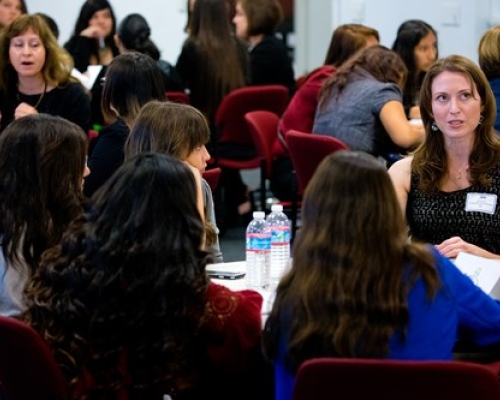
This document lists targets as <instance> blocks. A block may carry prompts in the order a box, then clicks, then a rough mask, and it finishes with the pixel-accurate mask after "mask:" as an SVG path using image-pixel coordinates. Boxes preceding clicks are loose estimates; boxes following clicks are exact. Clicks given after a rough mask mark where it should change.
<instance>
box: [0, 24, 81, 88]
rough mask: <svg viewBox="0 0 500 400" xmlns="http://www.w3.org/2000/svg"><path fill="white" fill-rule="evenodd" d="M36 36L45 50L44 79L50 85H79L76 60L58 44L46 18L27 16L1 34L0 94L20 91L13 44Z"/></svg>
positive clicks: (10, 25) (0, 32)
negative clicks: (29, 33) (30, 34)
mask: <svg viewBox="0 0 500 400" xmlns="http://www.w3.org/2000/svg"><path fill="white" fill-rule="evenodd" d="M30 28H31V29H32V30H33V32H34V33H36V34H37V35H38V36H39V37H40V40H41V41H42V43H43V46H44V47H45V62H44V64H43V67H42V71H41V73H42V75H43V79H44V80H45V82H46V83H47V85H54V86H64V85H67V84H68V83H69V82H76V80H75V79H74V78H71V76H70V73H71V69H72V68H73V59H72V57H71V56H70V55H69V53H68V52H67V51H66V50H64V49H63V48H62V47H61V46H60V45H59V44H58V43H57V39H56V38H55V36H54V34H53V33H52V31H51V29H50V27H49V26H48V24H47V23H46V21H45V19H44V17H42V16H41V15H39V14H24V15H21V16H20V17H18V18H16V19H15V20H14V21H13V22H12V23H10V24H9V25H8V26H7V27H6V28H5V29H3V30H1V31H0V91H2V92H6V93H10V92H15V91H16V90H17V82H18V76H17V72H16V70H15V69H14V67H13V66H12V64H11V63H10V57H9V47H10V41H11V40H12V38H14V37H16V36H20V35H22V34H24V33H26V31H27V30H28V29H30Z"/></svg>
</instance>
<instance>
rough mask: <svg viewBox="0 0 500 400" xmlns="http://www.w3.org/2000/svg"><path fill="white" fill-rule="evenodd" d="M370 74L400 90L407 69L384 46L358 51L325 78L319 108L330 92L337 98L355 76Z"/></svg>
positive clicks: (393, 53)
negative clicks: (394, 85) (393, 84)
mask: <svg viewBox="0 0 500 400" xmlns="http://www.w3.org/2000/svg"><path fill="white" fill-rule="evenodd" d="M366 73H368V74H370V75H371V76H372V77H373V78H375V79H376V80H377V81H379V82H391V83H395V84H396V85H398V86H399V87H400V88H402V87H403V86H404V84H405V81H406V76H407V69H406V66H405V64H404V62H403V60H401V57H399V55H398V54H397V53H395V52H394V51H392V50H390V49H388V48H387V47H385V46H382V45H377V46H372V47H367V48H364V49H361V50H359V51H358V52H357V53H356V54H355V55H354V56H352V57H351V58H350V59H348V60H347V61H346V62H345V63H344V64H342V65H341V66H340V67H339V68H338V70H337V72H336V73H335V74H333V75H332V76H330V77H329V78H327V79H326V80H325V83H324V84H323V87H322V88H321V90H320V94H319V107H324V105H325V104H326V102H327V99H328V98H329V97H330V93H331V92H332V91H334V92H333V94H334V96H335V97H338V96H339V95H340V93H342V91H343V90H344V89H345V87H346V86H347V85H348V84H349V83H350V82H351V81H352V80H354V79H357V76H359V75H362V74H366Z"/></svg>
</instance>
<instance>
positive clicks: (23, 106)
mask: <svg viewBox="0 0 500 400" xmlns="http://www.w3.org/2000/svg"><path fill="white" fill-rule="evenodd" d="M31 114H38V111H37V110H36V108H35V107H33V106H30V105H29V104H28V103H20V104H19V105H18V106H17V107H16V109H15V111H14V119H18V118H21V117H24V116H25V115H31Z"/></svg>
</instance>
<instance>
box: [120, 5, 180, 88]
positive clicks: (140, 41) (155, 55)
mask: <svg viewBox="0 0 500 400" xmlns="http://www.w3.org/2000/svg"><path fill="white" fill-rule="evenodd" d="M150 35H151V29H150V28H149V25H148V22H147V21H146V19H145V18H144V17H143V16H142V15H140V14H129V15H127V16H126V17H125V18H124V19H123V20H122V21H121V22H120V25H118V29H117V30H116V35H115V43H116V46H117V47H118V50H120V53H127V52H133V51H137V52H139V53H143V54H147V55H148V56H150V57H151V58H152V59H153V60H155V61H156V62H157V63H158V65H159V67H160V69H161V73H162V75H163V83H164V85H165V90H166V91H173V92H179V91H180V92H184V85H183V84H182V80H181V77H180V76H179V74H178V73H177V71H176V70H175V67H174V66H173V65H171V64H170V63H169V62H168V61H165V60H162V59H160V50H159V49H158V47H156V44H154V42H153V41H152V40H151V38H150Z"/></svg>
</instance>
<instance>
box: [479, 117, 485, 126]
mask: <svg viewBox="0 0 500 400" xmlns="http://www.w3.org/2000/svg"><path fill="white" fill-rule="evenodd" d="M483 122H484V117H483V116H482V115H480V116H479V125H481V124H482V123H483Z"/></svg>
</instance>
